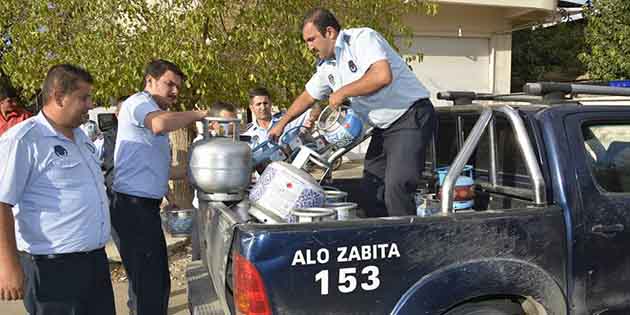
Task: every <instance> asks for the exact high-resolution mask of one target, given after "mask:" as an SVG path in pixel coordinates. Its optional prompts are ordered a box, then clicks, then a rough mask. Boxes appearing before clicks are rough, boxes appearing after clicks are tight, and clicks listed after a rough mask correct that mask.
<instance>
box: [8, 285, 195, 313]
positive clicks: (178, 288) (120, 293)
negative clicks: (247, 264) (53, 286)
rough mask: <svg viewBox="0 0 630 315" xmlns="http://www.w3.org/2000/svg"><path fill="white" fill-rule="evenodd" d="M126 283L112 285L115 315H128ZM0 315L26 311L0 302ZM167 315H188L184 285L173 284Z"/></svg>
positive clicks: (11, 304) (21, 307)
mask: <svg viewBox="0 0 630 315" xmlns="http://www.w3.org/2000/svg"><path fill="white" fill-rule="evenodd" d="M127 284H128V283H127V282H119V283H114V284H113V287H114V299H115V302H116V314H118V315H129V309H128V308H127ZM0 314H2V315H25V314H27V313H26V310H25V309H24V304H22V301H15V302H0ZM168 314H169V315H189V314H190V312H189V311H188V297H187V295H186V285H179V284H177V283H176V282H173V287H172V288H171V298H170V300H169V302H168Z"/></svg>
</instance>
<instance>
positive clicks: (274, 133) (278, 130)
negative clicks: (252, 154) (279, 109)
mask: <svg viewBox="0 0 630 315" xmlns="http://www.w3.org/2000/svg"><path fill="white" fill-rule="evenodd" d="M285 125H286V124H285V123H284V122H283V121H282V120H280V121H279V122H277V123H276V124H275V125H274V126H273V127H271V129H270V130H269V132H268V133H267V139H269V140H271V141H273V142H275V143H278V139H280V136H281V135H282V133H283V132H284V127H285Z"/></svg>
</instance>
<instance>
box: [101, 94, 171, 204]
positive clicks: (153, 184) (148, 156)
mask: <svg viewBox="0 0 630 315" xmlns="http://www.w3.org/2000/svg"><path fill="white" fill-rule="evenodd" d="M121 106H122V109H121V111H120V113H119V114H118V133H117V135H116V145H115V151H114V183H113V189H114V191H117V192H120V193H124V194H128V195H132V196H136V197H143V198H151V199H162V197H164V196H165V195H166V192H167V191H168V174H169V171H170V166H171V147H170V143H169V139H168V134H167V133H161V134H157V135H156V134H153V132H152V131H151V130H149V129H148V128H146V127H145V126H144V119H145V118H146V117H147V115H148V114H149V113H152V112H156V111H161V109H160V108H159V106H158V105H157V103H156V102H155V101H154V100H153V98H152V97H151V95H150V94H149V93H147V92H139V93H136V94H134V95H132V96H130V97H129V98H127V100H125V102H124V103H123V104H122V105H121Z"/></svg>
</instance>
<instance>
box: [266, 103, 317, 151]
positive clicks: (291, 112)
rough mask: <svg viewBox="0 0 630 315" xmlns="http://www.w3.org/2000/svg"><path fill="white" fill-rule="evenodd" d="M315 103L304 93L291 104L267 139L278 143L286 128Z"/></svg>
mask: <svg viewBox="0 0 630 315" xmlns="http://www.w3.org/2000/svg"><path fill="white" fill-rule="evenodd" d="M313 103H315V99H314V98H313V97H312V96H311V95H310V94H308V92H306V91H304V92H302V94H300V96H298V97H297V98H296V99H295V101H293V104H291V106H290V107H289V109H288V110H287V112H286V113H285V114H284V116H282V118H280V120H279V121H278V122H277V123H276V124H275V125H274V126H273V127H272V128H271V130H269V132H268V133H267V138H269V139H273V140H274V141H278V138H279V137H280V135H282V132H283V131H284V127H285V126H286V125H287V124H288V123H290V122H291V121H293V120H294V119H295V118H297V117H299V116H300V115H302V114H303V113H304V112H305V111H306V110H307V109H308V108H309V107H311V105H313Z"/></svg>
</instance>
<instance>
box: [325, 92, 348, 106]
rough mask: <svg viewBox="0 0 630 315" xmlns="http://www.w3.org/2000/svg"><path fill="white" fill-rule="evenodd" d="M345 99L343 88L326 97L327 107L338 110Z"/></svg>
mask: <svg viewBox="0 0 630 315" xmlns="http://www.w3.org/2000/svg"><path fill="white" fill-rule="evenodd" d="M345 99H346V95H345V93H344V92H343V88H341V89H339V90H337V91H335V92H333V93H332V94H330V96H328V106H330V107H332V109H334V110H338V109H339V106H341V104H343V101H344V100H345Z"/></svg>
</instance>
